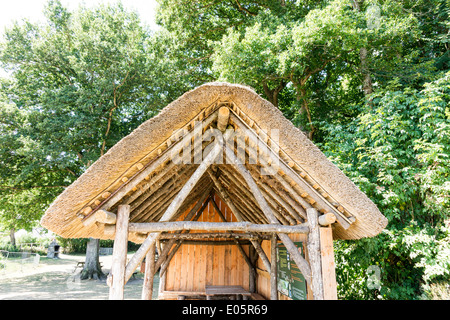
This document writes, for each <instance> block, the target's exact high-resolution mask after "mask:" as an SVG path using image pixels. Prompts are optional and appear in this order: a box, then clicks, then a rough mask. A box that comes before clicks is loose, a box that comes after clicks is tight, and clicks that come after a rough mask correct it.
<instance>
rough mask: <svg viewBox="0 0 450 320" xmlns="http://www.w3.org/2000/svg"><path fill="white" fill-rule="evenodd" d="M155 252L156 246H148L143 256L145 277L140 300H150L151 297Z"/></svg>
mask: <svg viewBox="0 0 450 320" xmlns="http://www.w3.org/2000/svg"><path fill="white" fill-rule="evenodd" d="M155 250H156V246H155V244H153V245H152V246H150V250H148V252H147V255H146V256H145V276H144V285H143V287H142V300H152V295H153V278H154V276H155V270H154V269H155Z"/></svg>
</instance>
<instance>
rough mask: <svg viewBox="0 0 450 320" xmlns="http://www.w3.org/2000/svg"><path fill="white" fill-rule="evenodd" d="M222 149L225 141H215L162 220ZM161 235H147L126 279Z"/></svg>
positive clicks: (169, 216) (170, 214)
mask: <svg viewBox="0 0 450 320" xmlns="http://www.w3.org/2000/svg"><path fill="white" fill-rule="evenodd" d="M227 133H228V132H227ZM227 133H225V134H224V136H223V137H220V138H224V139H226V138H227V135H229V134H231V133H228V134H227ZM222 150H223V141H217V142H215V145H214V147H213V148H212V149H211V151H210V152H209V153H208V155H207V156H206V157H205V159H204V160H203V161H202V163H201V164H200V165H199V166H198V167H197V169H196V170H195V172H194V173H193V174H192V176H191V177H190V178H189V180H188V181H187V182H186V184H185V185H184V186H183V188H182V189H181V190H180V192H179V193H178V194H177V196H176V197H175V199H174V200H173V201H172V203H171V204H170V205H169V207H168V208H167V209H166V211H165V212H164V214H163V216H162V217H161V219H160V221H161V222H166V221H169V220H171V219H172V218H173V217H174V216H175V215H176V214H177V212H178V209H179V208H180V207H181V205H182V204H183V202H184V200H185V199H186V198H187V196H188V195H189V193H190V192H191V191H192V189H193V188H194V187H195V185H196V184H197V182H198V181H199V180H200V178H201V177H202V176H203V174H204V173H205V172H206V170H207V169H208V168H209V167H210V166H211V164H212V163H213V162H214V161H215V159H216V158H217V156H218V155H219V153H220V152H222ZM159 235H160V232H154V233H150V235H149V236H148V237H147V239H146V240H145V241H144V242H143V243H142V245H141V246H140V248H139V249H138V250H137V251H136V253H135V254H134V256H133V257H132V258H131V259H130V261H129V262H128V265H127V268H126V270H125V281H128V279H130V278H131V276H132V275H133V272H134V270H136V268H137V266H138V265H139V264H140V263H141V262H142V260H143V259H144V256H145V255H146V254H147V252H148V250H149V249H150V247H151V246H152V245H153V244H154V243H155V241H156V240H157V239H158V237H159Z"/></svg>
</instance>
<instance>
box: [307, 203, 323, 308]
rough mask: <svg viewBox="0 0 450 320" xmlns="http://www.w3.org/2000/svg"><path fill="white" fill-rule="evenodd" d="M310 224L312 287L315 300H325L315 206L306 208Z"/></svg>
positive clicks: (309, 248)
mask: <svg viewBox="0 0 450 320" xmlns="http://www.w3.org/2000/svg"><path fill="white" fill-rule="evenodd" d="M306 214H307V216H308V224H309V229H310V231H309V234H308V241H307V247H308V257H309V264H310V267H311V282H310V284H311V289H312V293H313V297H314V300H323V282H322V263H321V256H320V227H319V215H318V212H317V210H316V209H315V208H309V209H306Z"/></svg>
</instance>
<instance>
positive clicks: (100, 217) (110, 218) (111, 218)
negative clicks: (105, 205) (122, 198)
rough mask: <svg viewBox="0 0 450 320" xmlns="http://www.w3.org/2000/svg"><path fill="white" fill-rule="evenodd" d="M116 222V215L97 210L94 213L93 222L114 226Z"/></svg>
mask: <svg viewBox="0 0 450 320" xmlns="http://www.w3.org/2000/svg"><path fill="white" fill-rule="evenodd" d="M116 220H117V217H116V214H115V213H112V212H109V211H106V210H98V211H97V212H95V221H97V222H100V223H105V224H115V223H116Z"/></svg>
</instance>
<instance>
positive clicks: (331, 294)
mask: <svg viewBox="0 0 450 320" xmlns="http://www.w3.org/2000/svg"><path fill="white" fill-rule="evenodd" d="M320 254H321V258H322V281H323V298H324V299H325V300H337V284H336V264H335V261H334V249H333V229H331V227H326V228H324V227H321V228H320Z"/></svg>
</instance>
